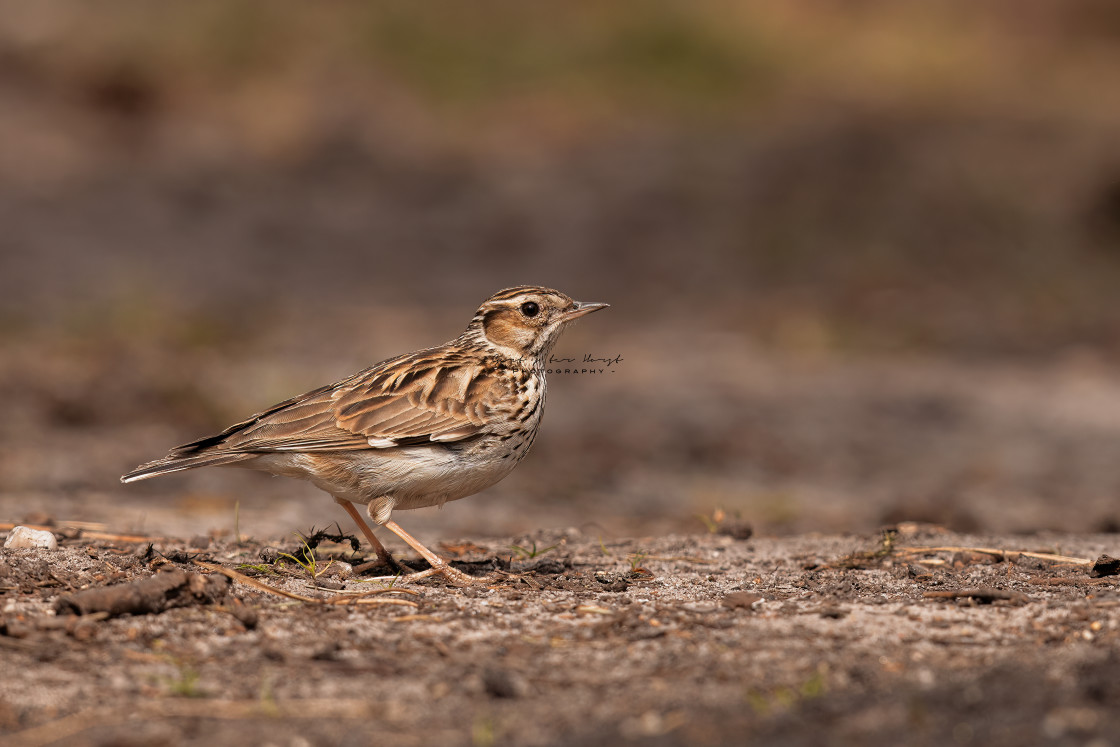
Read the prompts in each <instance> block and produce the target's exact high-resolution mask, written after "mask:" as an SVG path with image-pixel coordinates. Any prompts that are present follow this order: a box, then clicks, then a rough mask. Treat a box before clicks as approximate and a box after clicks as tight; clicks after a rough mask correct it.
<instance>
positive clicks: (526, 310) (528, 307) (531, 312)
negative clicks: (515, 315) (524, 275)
mask: <svg viewBox="0 0 1120 747" xmlns="http://www.w3.org/2000/svg"><path fill="white" fill-rule="evenodd" d="M521 313H522V314H524V315H525V316H536V315H537V314H539V313H541V307H540V306H538V305H537V304H535V303H533V302H532V301H526V302H525V303H523V304H521Z"/></svg>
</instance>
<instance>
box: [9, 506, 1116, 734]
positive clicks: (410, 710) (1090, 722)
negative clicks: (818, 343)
mask: <svg viewBox="0 0 1120 747" xmlns="http://www.w3.org/2000/svg"><path fill="white" fill-rule="evenodd" d="M722 532H730V533H733V534H737V535H738V537H733V536H729V535H728V534H724V533H722ZM73 534H75V532H74V531H73V530H64V531H62V532H60V536H63V537H65V536H67V535H73ZM745 534H746V531H745V528H744V527H743V526H742V525H738V524H735V523H734V522H733V521H731V520H726V521H724V522H723V523H722V524H721V525H720V527H719V528H718V529H717V532H716V533H704V534H691V535H675V536H664V537H656V538H643V539H629V540H612V541H603V540H600V539H599V538H596V537H591V536H587V535H585V534H583V533H580V532H579V531H577V530H570V531H566V532H553V533H539V534H537V535H535V536H531V537H521V538H509V539H505V540H498V541H495V542H493V543H489V544H488V545H487V546H479V545H476V544H474V543H473V542H471V541H468V540H463V541H458V542H448V543H445V544H444V545H443V550H444V552H445V553H447V554H448V555H451V556H453V557H454V556H456V553H458V557H459V560H458V561H457V565H458V567H460V568H462V569H464V570H467V571H468V572H471V573H474V574H477V575H482V574H483V573H486V572H489V573H491V574H493V575H494V576H495V579H494V580H493V581H492V582H491V583H486V584H484V585H480V586H478V587H474V588H466V589H462V588H454V587H450V586H448V585H446V584H445V583H443V582H442V581H441V580H437V579H430V580H425V581H421V582H415V583H410V584H397V585H392V584H391V583H390V582H387V581H385V580H382V581H380V582H378V581H373V582H368V581H366V579H367V578H369V577H370V576H369V573H376V570H370V571H367V572H365V573H355V572H354V563H356V562H358V561H359V559H360V557H359V556H357V555H355V554H353V553H352V551H351V550H350V549H349V546H348V545H347V544H345V543H343V544H341V545H333V544H330V543H324V544H323V545H322V546H320V547H318V548H317V550H316V563H317V565H316V571H317V573H319V576H318V578H317V579H316V580H315V581H314V582H313V581H312V579H311V577H310V576H309V573H308V571H307V570H306V569H303V568H301V567H298V566H297V565H296V564H294V563H292V562H291V561H287V560H284V559H281V560H280V561H279V563H277V562H271V563H270V562H267V559H269V558H275V557H276V555H275V552H272V551H270V550H269V549H268V548H267V547H266V546H264V545H262V544H261V543H259V542H255V541H245V542H242V543H240V544H237V543H234V542H233V541H232V540H231V539H230V538H225V539H223V538H216V539H213V540H211V539H210V538H207V537H198V538H195V539H193V540H191V541H174V540H165V541H157V542H155V543H154V545H153V546H152V547H150V548H149V545H148V543H143V542H141V543H125V542H122V541H119V540H112V539H101V540H97V539H94V540H90V539H83V538H82V537H81V536H78V537H76V538H73V539H63V542H62V546H61V548H60V549H59V550H57V551H43V550H5V551H3V552H2V554H0V595H2V596H0V599H2V603H3V612H2V617H0V633H3V635H0V657H2V659H3V661H4V667H3V669H4V671H5V676H4V678H3V682H2V684H0V735H3V741H4V743H5V744H11V745H33V744H46V743H52V742H55V741H56V740H58V743H62V744H147V743H153V742H160V743H164V744H170V745H190V744H199V745H201V744H214V743H216V742H222V743H233V742H243V743H247V744H277V745H304V744H367V743H370V742H373V741H389V742H392V743H395V744H447V745H490V744H529V745H562V744H604V745H606V744H663V745H677V744H680V745H685V744H731V743H742V742H743V741H745V740H748V739H754V740H760V741H763V742H765V743H768V744H820V743H822V741H825V742H830V743H848V744H897V743H898V742H899V741H900V740H902V741H906V742H907V743H910V744H949V743H958V744H1008V743H1020V744H1026V743H1045V744H1101V745H1104V744H1110V743H1111V742H1110V740H1111V739H1112V738H1113V737H1114V735H1115V734H1116V733H1117V730H1118V729H1120V717H1118V715H1117V714H1118V713H1120V687H1118V686H1117V680H1116V678H1115V676H1114V675H1115V668H1116V666H1117V664H1118V663H1120V657H1118V655H1117V650H1118V646H1120V593H1118V591H1117V582H1116V578H1115V577H1104V578H1092V577H1091V575H1090V573H1089V569H1088V567H1087V566H1085V565H1079V564H1077V563H1076V562H1072V561H1060V560H1059V561H1055V560H1051V559H1035V558H1032V557H1026V556H1019V555H1015V554H1009V555H1007V556H1004V557H998V556H995V555H992V554H986V553H982V552H975V551H969V550H944V551H916V550H912V549H911V548H915V547H953V546H958V547H995V548H1001V547H1002V548H1004V549H1007V550H1030V551H1038V552H1045V553H1055V552H1060V553H1064V554H1067V555H1071V556H1078V557H1082V558H1086V559H1092V558H1096V557H1097V556H1098V555H1100V554H1101V553H1104V552H1112V553H1116V552H1117V542H1116V538H1115V536H1113V535H1061V534H1050V535H1038V536H1034V537H1030V538H1024V537H1021V536H1020V537H999V536H964V535H955V534H950V533H948V532H946V531H944V530H941V529H938V528H936V527H932V526H929V525H915V524H907V525H903V526H902V528H901V531H900V532H898V533H896V534H894V535H892V538H891V541H890V542H889V543H887V542H885V541H884V539H883V537H876V536H867V535H865V536H855V535H853V536H799V537H792V538H784V539H775V538H746V539H743V538H742V537H744V535H745ZM534 543H535V544H534ZM515 544H517V545H519V546H520V547H522V548H525V550H524V551H516V550H514V549H512V548H511V546H512V545H515ZM200 545H207V546H206V547H199V546H200ZM534 547H535V548H536V551H537V554H536V556H535V557H531V558H530V557H528V555H529V554H532V552H533V548H534ZM277 549H279V550H281V551H284V552H295V551H296V550H297V549H298V548H297V547H296V546H294V543H293V542H291V541H288V542H281V543H280V544H279V545H278V546H277ZM262 551H263V555H262ZM270 552H271V554H270ZM332 555H336V556H337V557H338V558H343V557H345V558H347V559H348V560H349V561H351V562H347V561H346V560H342V559H338V560H335V561H334V562H333V563H329V560H328V558H329V557H330V556H332ZM262 557H263V558H265V559H266V560H262ZM403 557H405V559H406V560H407V556H403ZM196 561H201V562H205V563H208V564H212V565H213V564H218V565H220V566H221V567H223V568H227V569H233V570H235V571H239V572H240V573H244V574H249V575H251V576H252V577H253V578H255V579H256V580H257V581H258V582H262V583H265V584H267V585H269V586H271V587H274V588H276V589H280V590H284V591H287V592H290V593H295V594H298V595H302V596H306V597H309V598H311V599H312V600H314V601H295V600H293V599H289V598H286V597H283V596H279V595H277V594H275V593H270V592H268V591H264V590H260V589H257V588H253V587H251V586H248V585H246V584H245V583H242V582H240V581H237V582H233V583H231V584H230V585H229V587H228V591H227V590H225V587H224V586H223V594H224V596H220V597H219V598H218V599H217V600H216V603H214V604H193V603H190V602H189V601H188V606H185V607H181V608H175V609H170V610H168V611H165V612H162V613H159V614H141V615H132V616H116V617H107V616H106V613H101V614H92V615H86V616H74V615H69V614H60V613H59V614H56V611H55V610H56V609H59V600H60V599H62V598H66V597H67V595H72V594H74V593H75V591H76V590H79V589H85V588H87V587H103V586H107V585H113V584H128V583H130V582H133V581H136V580H138V579H141V578H144V577H148V576H150V575H152V574H154V573H160V572H166V571H167V570H168V569H169V568H178V569H181V570H184V571H188V572H191V573H209V571H208V570H206V569H203V568H201V567H200V566H198V565H197V562H196ZM410 564H411V565H413V566H414V567H417V568H419V567H421V564H419V563H416V562H411V563H410ZM358 569H359V571H360V570H362V569H361V567H360V566H358ZM324 587H338V588H332V589H327V588H324ZM371 589H374V590H378V591H380V593H378V594H376V595H373V596H369V595H367V596H364V597H354V596H352V595H353V594H354V592H357V591H365V592H368V591H369V590H371ZM948 592H959V593H960V594H961V595H960V596H956V597H953V596H951V595H950V594H947V593H948ZM357 599H363V600H365V601H364V602H358V601H357ZM339 602H342V603H341V604H339ZM1094 740H1095V741H1094Z"/></svg>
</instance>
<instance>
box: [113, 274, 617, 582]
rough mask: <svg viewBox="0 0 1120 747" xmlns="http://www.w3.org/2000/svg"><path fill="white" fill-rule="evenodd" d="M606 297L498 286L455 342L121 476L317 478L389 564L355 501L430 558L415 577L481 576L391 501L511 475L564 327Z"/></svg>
mask: <svg viewBox="0 0 1120 747" xmlns="http://www.w3.org/2000/svg"><path fill="white" fill-rule="evenodd" d="M606 307H607V304H605V303H583V302H579V301H573V300H572V299H571V298H569V297H568V296H566V295H564V294H563V293H561V292H559V291H555V290H552V289H550V288H541V287H537V286H519V287H516V288H507V289H506V290H502V291H498V292H497V293H495V294H494V295H493V296H491V297H490V298H489V299H488V300H487V301H486V302H485V303H483V304H482V306H480V307H479V309H478V312H477V313H476V314H475V315H474V319H472V320H471V323H470V324H469V325H468V326H467V329H466V331H464V332H463V334H461V335H459V337H457V338H455V339H454V340H451V341H450V342H447V343H444V344H443V345H439V346H437V347H434V348H428V349H427V350H421V351H419V352H416V353H410V354H408V355H402V356H398V357H396V358H390V359H389V360H387V361H383V362H381V363H378V364H377V365H375V366H372V367H370V368H367V369H365V370H364V371H360V372H359V373H356V374H354V375H353V376H351V377H349V378H347V379H343V380H342V381H339V382H336V383H334V384H331V385H329V386H325V387H321V388H319V389H315V390H314V391H310V392H308V393H306V394H302V395H300V396H298V397H294V398H293V399H290V400H288V401H286V402H281V403H280V404H278V405H274V406H273V407H270V408H268V409H267V410H265V411H264V412H260V413H257V414H256V415H254V416H252V417H251V418H249V419H248V420H245V421H243V422H241V423H237V424H236V425H232V426H230V427H229V428H227V429H225V430H224V431H222V432H221V433H219V434H218V435H216V436H210V437H209V438H203V439H201V440H198V441H194V442H192V443H189V444H185V445H183V446H179V447H177V448H175V449H172V450H171V452H170V453H169V454H168V455H167V456H166V457H164V458H163V459H158V460H156V461H154V462H149V463H147V464H142V465H140V466H139V467H137V468H136V469H134V470H133V471H132V472H129V473H128V474H127V475H125V476H124V477H122V478H121V482H134V481H136V480H144V479H147V478H149V477H155V476H156V475H163V474H167V473H169V472H178V471H180V470H185V469H193V468H195V467H210V466H219V465H230V466H236V467H248V468H250V469H258V470H263V471H265V472H271V473H272V474H275V475H285V476H288V477H298V478H302V479H305V480H310V481H311V482H312V483H313V484H315V485H316V486H317V487H319V488H321V489H323V490H325V491H326V492H328V493H330V494H331V496H333V497H334V499H335V500H336V501H337V502H338V503H339V504H340V505H341V506H342V507H343V508H344V509H346V511H347V513H349V514H350V516H352V517H353V519H354V521H355V522H357V524H358V527H359V528H360V529H361V530H362V533H363V534H364V535H365V537H366V539H367V540H368V541H369V543H370V545H371V546H372V547H373V549H374V551H375V552H376V553H377V557H378V558H379V559H380V560H381V561H382V562H385V563H392V562H393V561H392V557H391V556H390V555H389V552H388V551H387V550H386V549H385V546H384V545H382V544H381V542H379V541H378V539H377V537H376V536H374V534H373V530H371V529H370V527H369V525H368V524H366V522H365V521H364V520H363V519H362V516H361V514H359V513H358V510H357V509H356V508H355V507H354V504H355V503H364V504H366V510H367V512H368V513H369V515H370V517H371V518H372V519H373V520H374V521H375V522H376V523H377V524H380V525H382V526H385V527H386V528H388V529H389V530H390V531H391V532H393V533H394V534H396V535H397V536H398V537H400V538H401V539H402V540H404V541H405V542H407V543H408V544H409V545H410V546H411V547H412V548H413V549H414V550H416V552H418V553H420V555H421V556H423V558H424V559H425V560H427V561H428V563H429V564H430V565H431V567H432V569H431V571H425V572H422V573H418V574H413V575H412V576H409V578H415V577H422V576H426V575H430V574H431V573H442V574H443V575H444V576H445V577H446V578H447V579H448V580H449V581H450V582H452V583H454V584H456V585H467V584H471V583H476V582H477V581H478V579H475V578H474V577H472V576H469V575H467V574H465V573H463V572H461V571H458V570H456V569H454V568H452V567H451V566H449V565H448V564H447V562H446V561H445V560H443V559H442V558H440V557H439V556H438V555H436V554H435V553H433V552H432V551H431V550H429V549H427V548H426V547H424V546H423V545H422V544H420V543H419V542H418V541H417V540H416V539H415V538H414V537H413V536H412V535H410V534H408V533H407V532H405V531H404V530H403V529H401V527H400V526H399V525H398V524H397V523H396V522H395V521H393V520H392V518H391V517H392V513H393V509H410V508H423V507H425V506H442V505H443V504H444V503H446V502H447V501H454V500H458V499H460V498H465V497H467V496H468V495H473V494H475V493H477V492H479V491H480V490H482V489H484V488H488V487H490V486H491V485H493V484H495V483H496V482H498V481H499V480H501V479H502V478H503V477H505V476H506V475H508V474H509V473H510V472H511V471H512V470H513V468H514V467H515V466H517V463H518V462H520V461H521V460H522V459H523V458H524V456H525V454H526V453H527V452H528V451H529V447H530V446H532V445H533V439H535V438H536V436H537V428H539V427H540V423H541V415H542V413H543V412H544V398H545V362H546V361H547V360H548V354H549V352H550V351H551V350H552V347H553V346H554V345H555V344H556V341H557V339H558V338H559V337H560V333H561V331H562V330H563V329H564V327H565V326H566V325H567V324H568V323H569V322H571V321H573V320H575V319H578V318H579V317H581V316H584V315H585V314H590V313H591V312H593V311H598V310H599V309H603V308H606Z"/></svg>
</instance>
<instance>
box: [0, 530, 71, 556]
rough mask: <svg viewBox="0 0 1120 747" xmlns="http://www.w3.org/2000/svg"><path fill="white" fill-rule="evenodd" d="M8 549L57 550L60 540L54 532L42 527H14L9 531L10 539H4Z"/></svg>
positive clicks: (5, 547) (5, 546)
mask: <svg viewBox="0 0 1120 747" xmlns="http://www.w3.org/2000/svg"><path fill="white" fill-rule="evenodd" d="M4 549H6V550H36V549H39V550H57V549H58V540H56V539H55V538H54V533H53V532H47V531H44V530H42V529H29V528H28V527H24V526H19V527H14V528H13V529H12V531H10V532H8V539H6V540H4Z"/></svg>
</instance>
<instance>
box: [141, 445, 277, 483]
mask: <svg viewBox="0 0 1120 747" xmlns="http://www.w3.org/2000/svg"><path fill="white" fill-rule="evenodd" d="M254 456H256V454H246V453H244V452H241V453H237V452H232V453H231V452H227V453H225V454H197V455H195V456H174V455H172V456H167V457H164V458H163V459H157V460H156V461H154V462H148V463H147V464H141V465H140V466H139V467H137V468H136V469H134V470H132V471H131V472H129V473H128V474H127V475H124V476H123V477H121V482H136V481H138V480H147V479H148V478H149V477H156V476H158V475H166V474H168V473H171V472H182V471H183V470H185V469H194V468H195V467H216V466H219V465H223V464H233V463H234V462H240V461H243V460H245V459H251V458H253V457H254Z"/></svg>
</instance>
